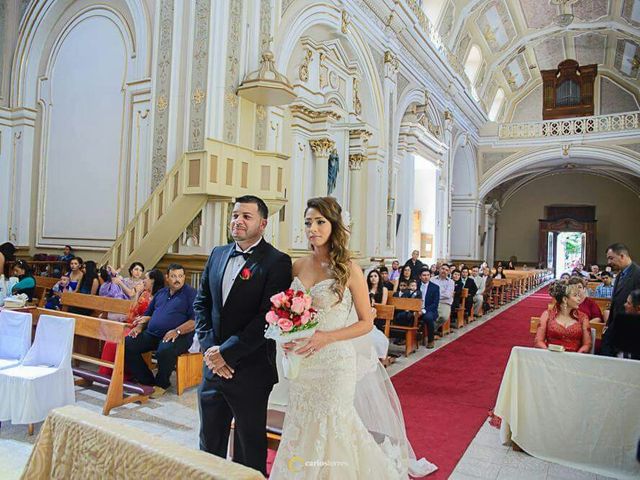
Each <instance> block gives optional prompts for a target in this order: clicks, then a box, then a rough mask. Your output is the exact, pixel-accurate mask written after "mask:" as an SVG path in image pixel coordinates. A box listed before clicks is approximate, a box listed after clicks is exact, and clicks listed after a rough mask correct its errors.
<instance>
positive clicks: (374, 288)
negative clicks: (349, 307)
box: [367, 270, 389, 306]
mask: <svg viewBox="0 0 640 480" xmlns="http://www.w3.org/2000/svg"><path fill="white" fill-rule="evenodd" d="M367 285H368V287H369V298H370V300H371V306H373V304H374V303H381V304H383V305H384V304H386V303H387V298H388V296H389V290H387V287H385V286H384V285H383V284H382V277H381V276H380V272H378V270H371V271H370V272H369V275H367Z"/></svg>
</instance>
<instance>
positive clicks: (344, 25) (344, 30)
mask: <svg viewBox="0 0 640 480" xmlns="http://www.w3.org/2000/svg"><path fill="white" fill-rule="evenodd" d="M350 23H351V22H350V21H349V14H348V13H347V11H346V10H342V23H341V25H340V31H341V32H342V33H343V34H344V35H346V34H347V32H348V31H349V30H348V29H349V24H350Z"/></svg>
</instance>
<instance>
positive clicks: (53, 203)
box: [41, 16, 127, 244]
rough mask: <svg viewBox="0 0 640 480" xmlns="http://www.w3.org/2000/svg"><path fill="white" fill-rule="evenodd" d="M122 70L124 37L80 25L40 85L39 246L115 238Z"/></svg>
mask: <svg viewBox="0 0 640 480" xmlns="http://www.w3.org/2000/svg"><path fill="white" fill-rule="evenodd" d="M126 65H127V50H126V47H125V44H124V42H123V39H122V35H121V33H120V31H119V29H118V27H117V26H116V25H115V24H114V23H113V21H112V20H111V19H109V18H106V17H102V16H92V17H89V18H86V19H84V20H82V21H80V22H79V23H78V24H77V25H76V26H75V27H74V28H73V29H72V30H71V31H70V32H69V34H68V35H67V36H66V38H65V39H64V40H63V42H62V44H61V46H60V49H59V52H58V53H57V56H56V57H55V59H54V63H53V66H52V67H51V78H50V79H49V81H48V82H47V84H44V85H43V87H44V89H43V90H44V91H45V95H46V93H47V91H48V93H49V94H50V104H49V107H48V108H47V109H46V113H45V118H46V120H45V128H44V129H43V132H44V133H43V136H44V141H43V145H44V150H43V158H42V166H43V188H42V189H41V193H42V195H43V203H42V205H43V213H42V215H43V216H42V231H41V236H42V241H43V243H53V244H55V243H58V240H59V239H74V240H75V244H82V242H81V241H80V242H78V240H83V239H84V240H90V239H94V240H102V241H106V242H107V243H110V242H111V241H113V240H114V239H115V238H116V233H117V220H118V210H119V201H120V199H121V197H122V196H123V195H124V192H123V191H122V190H121V187H122V185H120V182H119V173H120V168H121V157H122V155H121V152H122V151H121V149H122V147H123V146H122V144H121V139H122V131H123V121H124V114H125V111H124V90H123V87H124V81H125V74H126ZM45 100H48V99H45ZM60 241H62V240H60ZM63 243H64V242H63Z"/></svg>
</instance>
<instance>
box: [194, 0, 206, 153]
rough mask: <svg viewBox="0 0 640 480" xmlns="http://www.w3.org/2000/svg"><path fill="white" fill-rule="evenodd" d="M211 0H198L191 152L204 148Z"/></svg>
mask: <svg viewBox="0 0 640 480" xmlns="http://www.w3.org/2000/svg"><path fill="white" fill-rule="evenodd" d="M210 16H211V0H196V11H195V25H194V29H193V64H192V67H191V104H190V114H189V119H190V121H189V150H201V149H203V148H204V137H205V125H204V124H205V118H206V105H207V102H206V99H207V84H208V81H207V78H208V72H209V68H208V67H209V45H210V40H209V23H210V21H209V19H210Z"/></svg>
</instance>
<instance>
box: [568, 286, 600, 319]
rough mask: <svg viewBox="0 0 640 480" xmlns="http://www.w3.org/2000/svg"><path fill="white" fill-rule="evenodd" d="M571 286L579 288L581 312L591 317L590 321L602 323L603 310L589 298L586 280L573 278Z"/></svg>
mask: <svg viewBox="0 0 640 480" xmlns="http://www.w3.org/2000/svg"><path fill="white" fill-rule="evenodd" d="M569 285H575V286H576V287H577V288H578V295H579V297H580V307H579V310H580V311H581V312H582V313H584V314H585V315H586V316H587V317H589V320H594V321H596V322H602V310H600V307H599V306H598V304H597V303H596V302H594V301H593V300H591V299H590V298H589V297H588V296H587V282H586V280H585V279H584V278H581V277H571V278H570V279H569Z"/></svg>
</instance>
